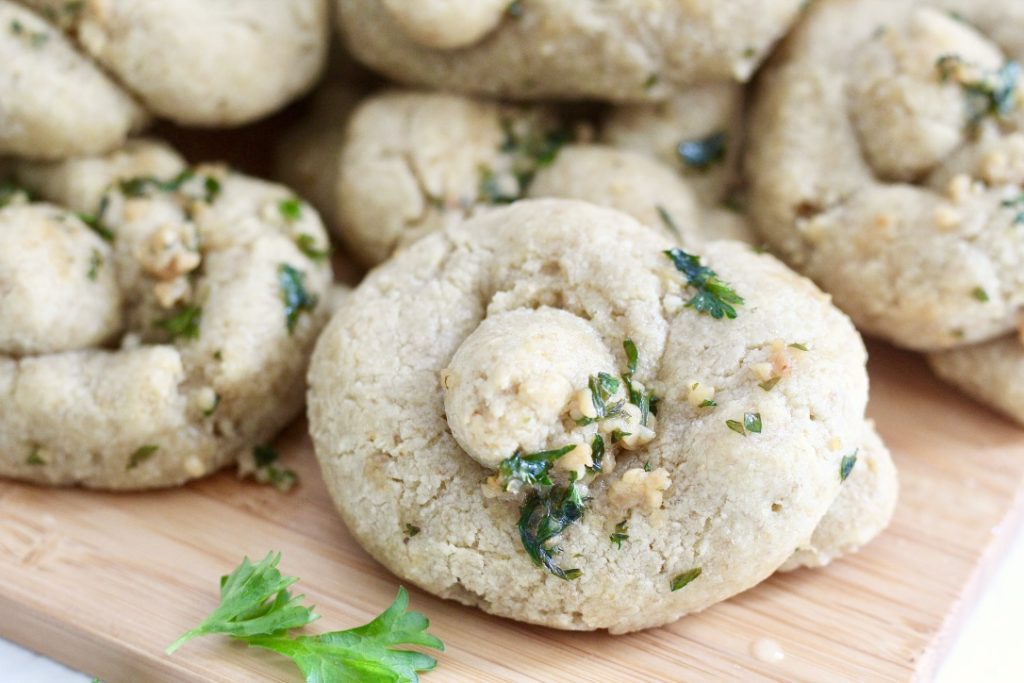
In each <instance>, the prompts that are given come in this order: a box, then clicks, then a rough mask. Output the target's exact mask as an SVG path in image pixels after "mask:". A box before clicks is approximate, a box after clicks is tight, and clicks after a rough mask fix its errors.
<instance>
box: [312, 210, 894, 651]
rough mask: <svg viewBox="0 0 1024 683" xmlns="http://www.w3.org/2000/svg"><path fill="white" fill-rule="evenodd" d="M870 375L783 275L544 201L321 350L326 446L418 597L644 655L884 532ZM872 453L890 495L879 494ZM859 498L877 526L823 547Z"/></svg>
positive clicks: (324, 455) (357, 514) (470, 235)
mask: <svg viewBox="0 0 1024 683" xmlns="http://www.w3.org/2000/svg"><path fill="white" fill-rule="evenodd" d="M708 269H713V270H708ZM864 362H865V351H864V348H863V345H862V343H861V341H860V337H859V336H858V334H857V333H856V331H855V330H854V328H853V326H852V325H851V323H850V321H849V320H848V319H847V318H846V317H845V316H844V315H843V314H842V313H840V312H839V311H838V310H837V309H836V308H835V307H833V306H832V305H831V304H830V302H829V299H828V297H827V296H826V295H824V294H822V293H821V292H820V291H819V290H818V289H817V288H816V287H814V286H813V285H812V284H811V283H810V282H809V281H807V280H806V279H804V278H802V277H800V276H798V275H796V274H794V273H793V272H791V271H790V270H788V269H787V268H786V267H785V266H783V265H782V264H781V263H779V262H778V261H777V260H775V259H774V258H773V257H772V256H770V255H767V254H759V253H756V252H755V251H754V250H752V249H751V248H750V247H748V246H746V245H743V244H741V243H737V242H730V241H716V242H711V243H709V244H707V245H705V246H704V251H703V253H702V254H701V256H700V257H697V256H695V255H693V254H689V253H687V252H684V251H681V250H679V249H678V248H675V249H673V242H672V241H671V240H669V239H668V238H667V237H664V236H662V235H660V234H659V233H657V232H655V231H654V230H652V229H650V228H647V227H644V226H642V225H641V224H640V223H638V222H637V221H636V220H635V219H633V218H631V217H629V216H627V215H625V214H623V213H620V212H618V211H614V210H610V209H607V208H602V207H597V206H594V205H591V204H587V203H583V202H579V201H570V200H555V199H543V200H524V201H520V202H517V203H515V204H513V205H512V206H510V207H505V208H501V209H496V210H493V211H490V212H487V213H485V214H482V215H480V216H476V217H474V218H472V219H470V220H467V221H460V222H456V223H453V224H451V225H448V226H446V227H444V228H443V229H439V230H437V231H435V232H433V233H431V234H429V235H426V236H424V237H423V238H422V239H420V240H419V241H418V242H416V244H415V246H414V247H413V248H409V249H405V250H402V251H400V252H398V253H397V254H396V255H395V256H393V257H392V258H391V259H390V260H388V261H386V262H385V263H383V264H382V265H380V266H378V267H377V268H376V269H374V270H373V271H371V273H370V274H369V275H368V276H367V278H366V279H365V280H364V281H363V283H362V284H361V285H360V286H359V287H358V288H357V289H356V290H355V291H354V292H353V293H352V294H351V296H349V297H348V299H347V300H346V302H345V303H344V304H342V306H341V307H340V308H339V310H338V312H337V313H336V315H335V316H334V318H333V319H332V321H331V323H330V324H329V325H328V327H327V329H326V330H325V332H324V334H323V335H322V336H321V338H320V340H319V342H318V343H317V348H316V351H315V353H314V357H313V361H312V364H311V367H310V373H309V379H310V390H309V396H308V404H309V419H310V430H311V433H312V436H313V440H314V445H315V448H316V452H317V456H318V458H319V459H320V462H321V466H322V469H323V473H324V477H325V480H326V482H327V484H328V488H329V490H330V492H331V494H332V496H333V498H334V500H335V503H336V504H337V506H338V509H339V511H340V513H341V515H342V517H343V518H344V519H345V522H346V523H347V525H348V527H349V529H350V531H351V532H352V534H353V536H354V537H355V538H356V539H357V540H358V541H359V542H360V543H361V544H362V545H363V547H365V548H366V549H367V550H368V551H369V552H370V553H371V554H372V555H373V556H374V557H375V558H377V559H378V560H379V561H381V562H382V563H383V564H385V565H386V566H387V567H388V568H389V569H390V570H391V571H393V572H395V573H396V574H397V575H398V576H399V577H401V578H402V579H403V580H405V581H411V582H413V583H415V584H417V585H419V586H421V587H422V588H424V589H426V590H428V591H430V592H432V593H435V594H437V595H440V596H442V597H446V598H451V599H454V600H458V601H460V602H463V603H465V604H469V605H476V606H479V607H480V608H482V609H484V610H486V611H488V612H491V613H494V614H498V615H502V616H506V617H511V618H514V619H518V620H522V621H528V622H533V623H538V624H544V625H547V626H553V627H557V628H566V629H598V628H606V629H609V630H611V631H612V632H615V633H620V632H626V631H632V630H637V629H641V628H646V627H651V626H656V625H659V624H663V623H666V622H669V621H672V620H674V619H677V618H678V617H680V616H682V615H684V614H687V613H689V612H694V611H698V610H701V609H704V608H706V607H708V606H709V605H712V604H714V603H715V602H718V601H720V600H723V599H726V598H728V597H729V596H731V595H734V594H736V593H738V592H740V591H743V590H746V589H747V588H750V587H751V586H753V585H755V584H756V583H758V582H759V581H761V580H763V579H764V578H765V577H767V576H768V575H770V574H771V573H772V572H774V571H776V570H777V569H779V568H780V567H782V566H783V565H784V564H787V563H789V565H787V566H796V565H799V564H807V565H814V564H821V563H823V562H825V561H827V560H828V559H831V557H832V556H833V555H834V554H836V553H838V552H842V551H843V550H846V549H850V548H852V547H855V546H857V545H859V544H860V543H862V542H863V541H864V540H865V537H866V535H870V533H873V532H865V531H864V529H865V528H867V527H872V528H873V529H874V532H876V531H877V530H878V529H879V528H880V526H884V524H885V523H886V522H887V520H888V513H889V512H891V509H892V502H893V499H894V496H895V481H894V478H893V477H894V473H893V471H892V470H891V466H887V465H886V463H888V459H887V458H888V453H887V452H886V451H885V449H884V447H881V446H880V445H879V444H878V442H877V441H876V440H874V439H875V437H873V436H872V435H871V434H872V433H871V432H870V431H869V430H870V426H866V424H865V421H864V406H865V403H866V398H867V376H866V373H865V369H864ZM655 397H656V398H655ZM861 447H867V448H868V449H870V451H871V452H872V457H871V458H869V459H870V460H876V459H878V460H880V462H881V465H880V466H879V467H877V470H878V474H877V475H874V474H872V475H871V476H863V477H862V476H859V475H856V474H854V473H856V472H857V469H858V467H863V466H864V465H863V464H861V463H862V462H863V461H861V460H858V455H857V454H858V452H859V449H860V448H861ZM871 468H872V472H874V471H875V469H876V467H875V466H874V465H872V466H871ZM876 476H877V478H875V477H876ZM855 477H856V478H855ZM881 478H886V480H885V481H884V482H881V481H878V479H881ZM844 479H846V480H848V481H847V482H845V483H844ZM854 481H858V482H859V483H858V484H857V488H856V489H855V490H851V492H850V493H849V494H846V495H847V497H848V498H849V499H850V501H849V502H850V506H851V509H857V510H863V505H864V504H865V503H864V501H868V500H870V501H872V502H869V503H866V504H869V505H875V506H877V507H878V508H879V510H880V512H879V513H878V514H876V519H875V520H873V521H870V522H865V523H864V525H860V524H859V523H853V524H851V525H849V526H848V527H847V528H845V529H843V528H833V529H832V530H831V531H828V532H827V533H824V532H823V534H822V537H820V538H817V539H816V538H815V529H816V528H817V527H819V524H820V523H821V522H822V520H823V518H825V517H826V515H827V514H828V513H829V509H830V507H832V506H833V505H834V504H835V503H836V502H837V500H838V499H839V498H841V497H842V496H843V494H844V488H845V487H846V486H847V484H851V485H852V484H853V482H854ZM874 491H877V492H879V493H877V495H875V494H873V493H872V492H874ZM872 495H874V496H875V497H874V498H872ZM797 548H802V549H804V550H805V553H804V554H803V555H800V556H797V557H795V558H793V559H792V560H791V557H792V556H793V553H794V549H797Z"/></svg>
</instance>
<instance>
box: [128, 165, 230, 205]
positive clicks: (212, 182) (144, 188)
mask: <svg viewBox="0 0 1024 683" xmlns="http://www.w3.org/2000/svg"><path fill="white" fill-rule="evenodd" d="M195 177H196V174H195V172H194V171H192V170H191V169H185V170H183V171H181V172H180V173H179V174H178V175H176V176H174V177H173V178H171V179H170V180H160V179H159V178H157V177H155V176H151V175H144V176H135V177H134V178H125V179H124V180H121V181H120V182H118V184H117V186H118V188H120V190H121V193H122V194H124V195H125V196H126V197H133V198H137V197H148V196H149V194H150V193H151V192H154V191H155V192H177V191H178V190H180V189H181V188H182V187H183V186H184V185H185V183H187V182H188V181H190V180H192V179H193V178H195ZM220 191H221V185H220V181H219V180H217V179H216V178H214V177H213V176H206V177H204V179H203V192H204V196H203V201H205V202H206V203H208V204H212V203H213V202H214V201H215V200H216V199H217V197H219V196H220Z"/></svg>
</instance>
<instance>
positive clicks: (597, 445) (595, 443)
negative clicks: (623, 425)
mask: <svg viewBox="0 0 1024 683" xmlns="http://www.w3.org/2000/svg"><path fill="white" fill-rule="evenodd" d="M618 431H619V430H615V431H614V432H612V443H615V441H616V439H615V433H616V432H618ZM590 461H591V462H592V463H593V464H592V465H591V466H590V467H588V468H587V469H589V470H590V471H591V472H600V471H601V467H602V465H603V463H604V437H602V436H601V435H600V434H594V439H593V440H592V441H591V442H590Z"/></svg>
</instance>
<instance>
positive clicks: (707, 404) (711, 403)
mask: <svg viewBox="0 0 1024 683" xmlns="http://www.w3.org/2000/svg"><path fill="white" fill-rule="evenodd" d="M717 405H718V404H717V403H716V402H715V400H714V399H711V398H706V399H704V400H703V401H701V402H700V406H698V407H700V408H714V407H715V406H717Z"/></svg>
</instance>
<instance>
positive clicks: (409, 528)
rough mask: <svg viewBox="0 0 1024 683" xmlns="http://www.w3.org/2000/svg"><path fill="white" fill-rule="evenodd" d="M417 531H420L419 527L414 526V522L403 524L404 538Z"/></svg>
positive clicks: (410, 536) (411, 535) (413, 534)
mask: <svg viewBox="0 0 1024 683" xmlns="http://www.w3.org/2000/svg"><path fill="white" fill-rule="evenodd" d="M419 532H420V528H419V527H418V526H416V525H415V524H406V525H405V536H406V538H412V537H413V536H415V535H416V534H418V533H419Z"/></svg>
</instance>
